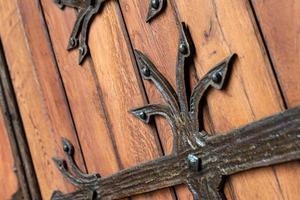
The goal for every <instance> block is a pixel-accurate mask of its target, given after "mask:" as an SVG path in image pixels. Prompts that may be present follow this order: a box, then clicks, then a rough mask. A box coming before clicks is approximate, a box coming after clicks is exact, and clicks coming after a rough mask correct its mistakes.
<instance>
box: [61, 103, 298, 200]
mask: <svg viewBox="0 0 300 200" xmlns="http://www.w3.org/2000/svg"><path fill="white" fill-rule="evenodd" d="M299 128H300V107H296V108H294V109H289V110H287V111H286V112H282V113H278V114H276V115H273V116H270V117H267V118H265V119H262V120H259V121H257V122H254V123H251V124H248V125H246V126H244V127H241V128H239V129H235V130H233V131H231V132H229V133H227V134H224V135H216V136H211V137H209V138H207V140H206V145H205V146H202V147H199V148H196V149H185V150H183V151H180V152H178V154H175V155H174V154H173V155H168V156H164V157H162V158H159V159H157V160H153V161H150V162H146V163H143V164H141V165H138V166H135V167H132V168H129V169H125V170H122V171H120V172H118V173H116V174H113V175H112V176H110V177H106V178H102V179H98V180H97V181H96V182H94V183H93V184H92V185H93V187H92V189H93V190H96V191H97V194H98V195H97V197H96V196H95V199H99V200H105V199H110V200H112V199H120V198H123V197H127V196H132V195H135V194H139V193H144V192H149V191H153V190H157V189H160V188H163V187H169V186H172V185H177V184H181V183H186V184H193V182H194V183H195V182H197V184H194V185H192V187H194V188H193V189H194V192H196V193H198V192H199V189H197V188H202V190H200V191H205V192H208V191H207V190H208V189H207V187H209V188H210V190H209V193H214V194H216V193H218V192H219V190H222V188H223V187H222V186H223V185H222V184H221V181H222V180H221V179H222V178H220V177H222V176H227V175H231V174H234V173H237V172H240V171H244V170H248V169H252V168H257V167H263V166H269V165H273V164H276V163H282V162H287V161H291V160H297V159H299V158H300V148H299V147H300V137H299V136H300V131H299V130H300V129H299ZM286 143H289V145H286ZM236 149H238V150H237V151H235V150H236ZM191 154H193V155H195V156H197V157H198V158H201V161H202V162H201V163H202V165H201V170H200V171H194V170H191V168H190V166H189V162H187V157H188V155H191ZM215 177H219V178H217V179H216V178H215ZM203 179H206V180H208V181H207V182H203ZM201 180H202V181H201ZM215 185H217V188H212V187H215ZM220 185H222V186H221V187H220ZM205 187H206V188H205ZM219 187H220V188H219ZM90 192H91V188H90V189H88V187H85V186H83V187H82V188H79V189H78V191H76V192H74V193H70V194H61V193H60V194H58V195H57V196H56V198H55V199H56V200H60V199H65V200H66V199H68V200H69V199H70V200H71V199H78V200H83V199H86V197H87V196H88V194H90ZM199 196H201V197H202V198H201V199H209V200H216V197H215V196H214V197H212V196H211V195H207V194H206V195H203V194H199V193H198V195H197V197H195V200H196V199H197V200H199V198H198V197H199ZM218 199H219V198H218ZM220 199H221V198H220Z"/></svg>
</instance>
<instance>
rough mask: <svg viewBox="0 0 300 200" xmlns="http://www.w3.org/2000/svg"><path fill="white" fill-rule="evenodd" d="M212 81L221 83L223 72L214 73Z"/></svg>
mask: <svg viewBox="0 0 300 200" xmlns="http://www.w3.org/2000/svg"><path fill="white" fill-rule="evenodd" d="M212 81H213V82H214V83H220V82H221V81H222V74H221V72H216V73H214V74H213V75H212Z"/></svg>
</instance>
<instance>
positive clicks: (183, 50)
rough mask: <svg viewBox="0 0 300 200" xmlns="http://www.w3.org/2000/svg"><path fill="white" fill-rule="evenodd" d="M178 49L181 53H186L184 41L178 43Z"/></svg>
mask: <svg viewBox="0 0 300 200" xmlns="http://www.w3.org/2000/svg"><path fill="white" fill-rule="evenodd" d="M179 51H180V52H181V53H182V54H186V53H187V46H186V44H185V43H181V44H180V45H179Z"/></svg>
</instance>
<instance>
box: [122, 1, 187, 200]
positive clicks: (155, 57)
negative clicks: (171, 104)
mask: <svg viewBox="0 0 300 200" xmlns="http://www.w3.org/2000/svg"><path fill="white" fill-rule="evenodd" d="M119 3H120V8H121V10H122V14H123V17H124V21H125V23H126V28H127V30H128V35H129V38H130V40H131V42H132V46H133V48H134V49H138V50H140V51H141V52H143V53H144V54H145V55H147V57H149V58H150V59H151V61H152V62H153V63H154V64H155V66H156V67H157V69H158V70H159V71H160V72H161V73H162V74H163V75H164V76H165V77H166V79H167V80H169V82H170V83H171V84H172V86H173V87H174V88H176V85H175V79H176V56H177V48H178V41H179V31H180V27H179V25H180V23H181V22H179V21H178V19H177V17H176V14H175V11H174V9H173V7H172V6H171V5H168V6H167V8H166V10H165V11H164V12H163V13H162V14H161V15H160V16H159V17H157V18H156V19H155V20H153V21H152V22H151V23H150V24H149V23H146V22H145V19H146V15H147V10H148V5H147V3H146V2H145V1H144V0H135V1H131V0H123V1H120V2H119ZM168 4H169V3H168ZM190 67H191V66H190ZM187 70H190V69H187ZM143 83H144V86H145V90H146V94H147V97H148V100H149V102H150V103H157V102H160V103H163V102H164V100H163V98H162V96H161V94H160V93H159V92H158V90H157V89H156V87H155V86H154V85H153V84H152V83H150V82H149V81H147V80H146V81H144V82H143ZM135 106H137V107H139V106H143V104H140V105H139V104H136V105H135ZM155 122H156V128H157V130H158V133H159V136H160V140H161V143H162V147H163V150H164V153H165V154H170V153H171V151H172V147H173V135H172V131H171V129H170V126H169V124H168V123H167V121H166V120H165V119H163V118H162V117H159V116H157V117H155ZM176 192H177V197H178V198H179V199H189V198H191V197H192V196H191V193H190V192H189V191H188V189H187V188H186V187H185V186H181V187H176Z"/></svg>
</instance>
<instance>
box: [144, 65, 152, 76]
mask: <svg viewBox="0 0 300 200" xmlns="http://www.w3.org/2000/svg"><path fill="white" fill-rule="evenodd" d="M142 73H143V74H144V76H146V77H149V76H150V75H151V71H150V69H149V68H147V67H144V68H143V70H142Z"/></svg>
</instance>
